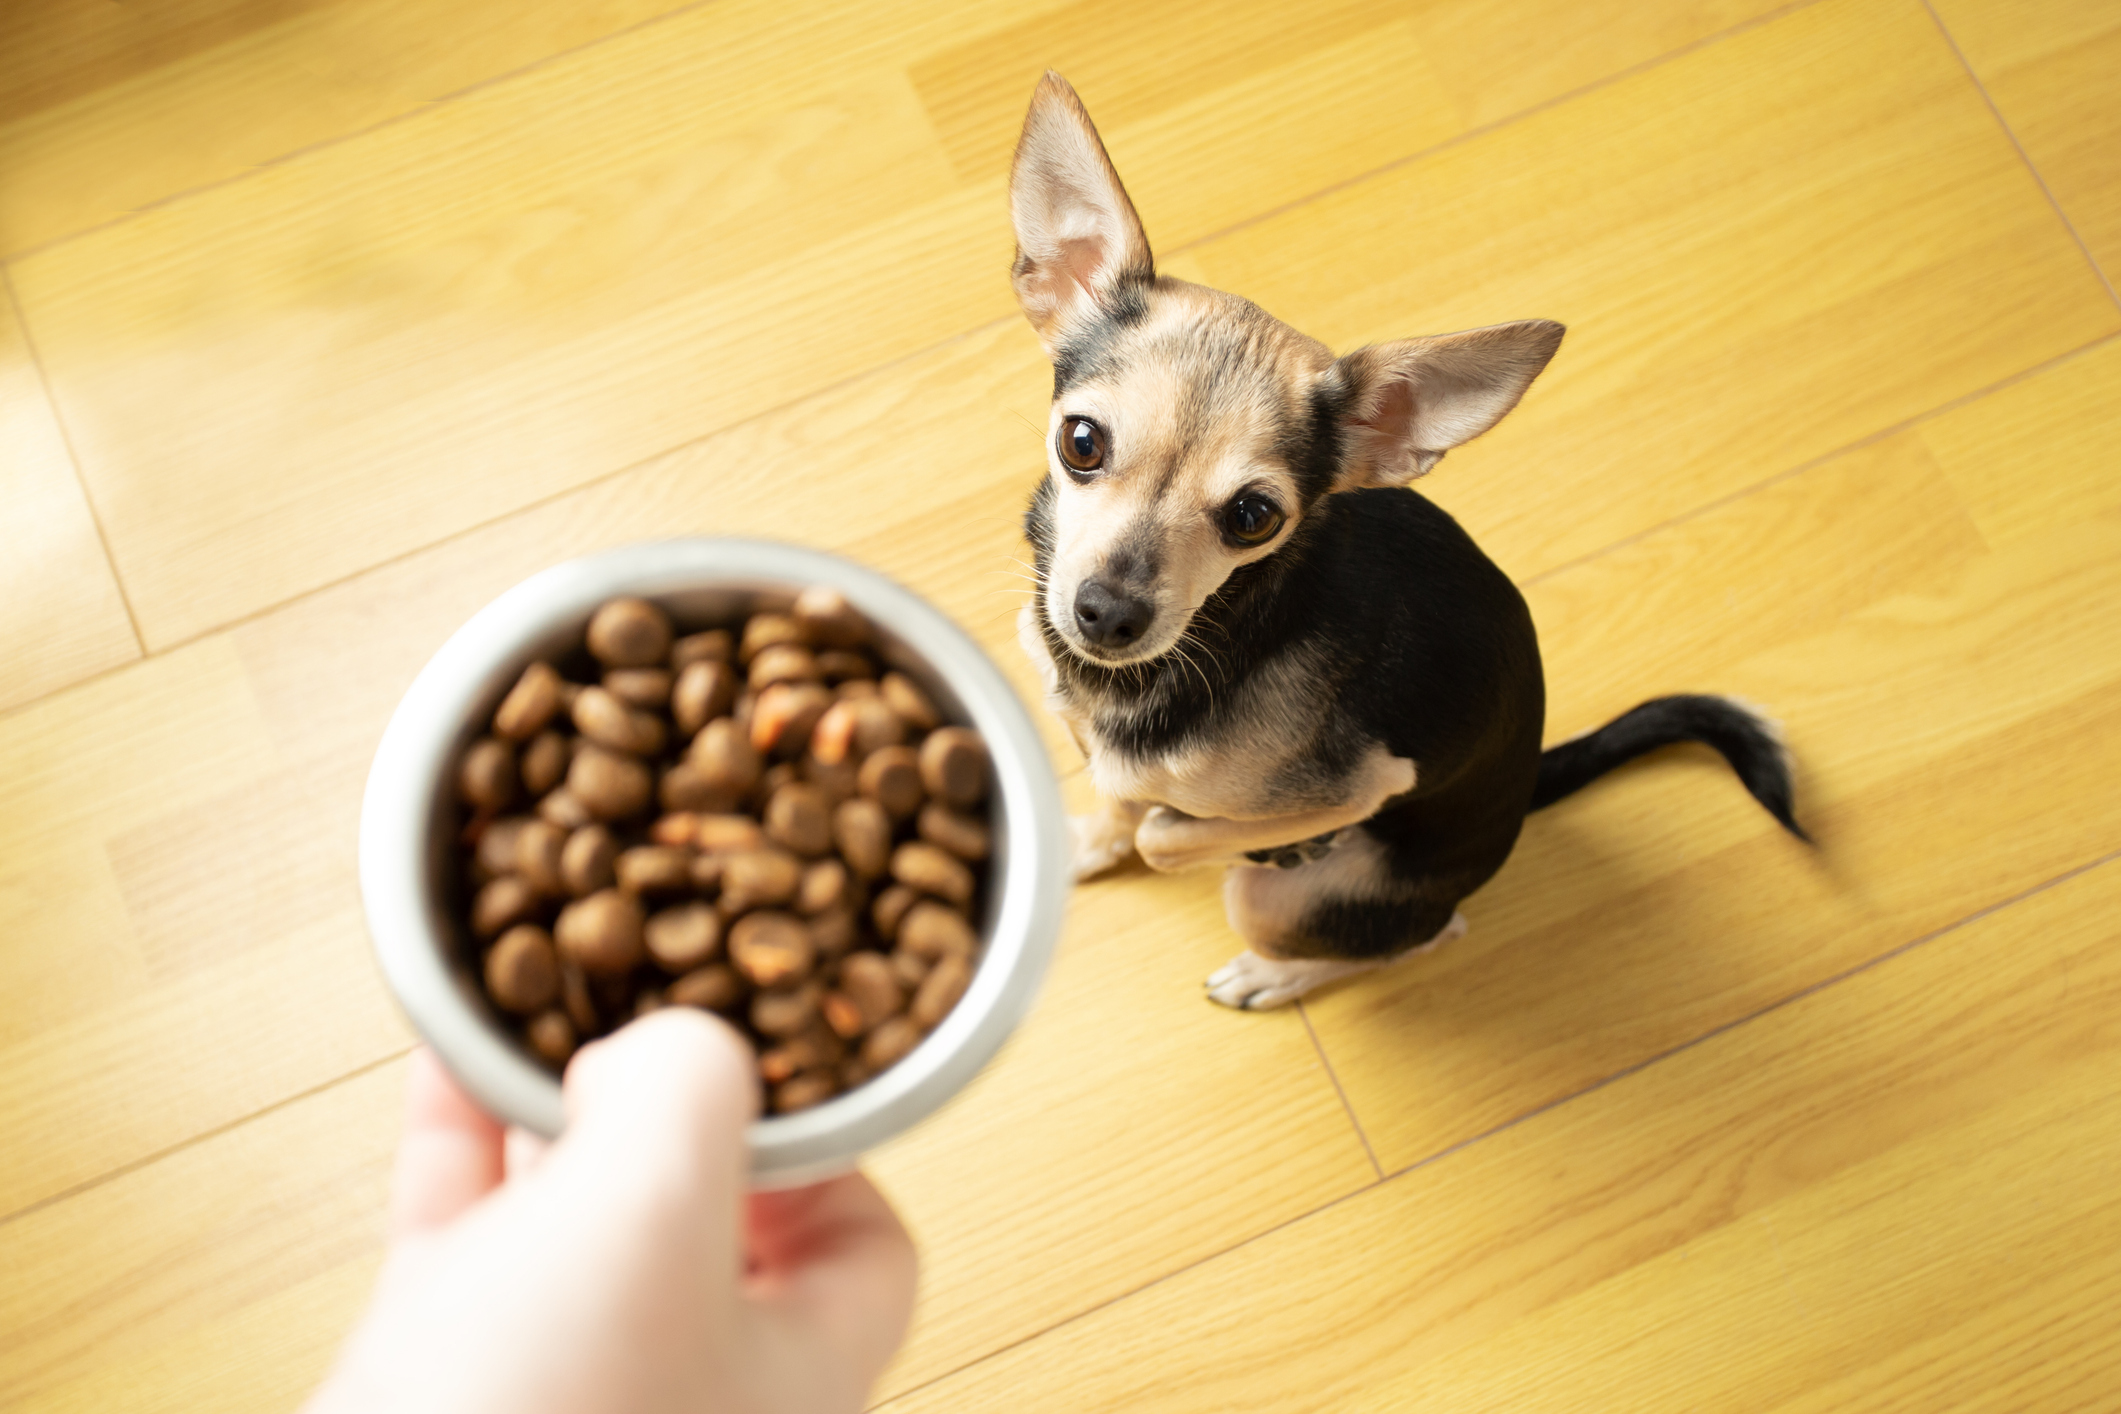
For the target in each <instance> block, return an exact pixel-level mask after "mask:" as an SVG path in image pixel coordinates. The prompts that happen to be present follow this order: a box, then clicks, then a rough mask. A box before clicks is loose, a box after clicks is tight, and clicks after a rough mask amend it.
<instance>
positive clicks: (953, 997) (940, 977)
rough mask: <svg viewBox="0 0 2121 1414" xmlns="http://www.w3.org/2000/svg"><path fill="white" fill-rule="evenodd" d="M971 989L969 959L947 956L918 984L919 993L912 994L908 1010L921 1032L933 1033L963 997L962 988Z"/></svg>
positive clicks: (970, 964)
mask: <svg viewBox="0 0 2121 1414" xmlns="http://www.w3.org/2000/svg"><path fill="white" fill-rule="evenodd" d="M971 985H972V962H971V960H970V959H969V958H965V957H960V956H955V955H953V956H950V957H945V958H941V959H939V960H938V961H937V962H936V964H935V970H934V971H933V972H930V973H929V974H928V976H927V978H926V980H924V981H923V982H922V983H921V989H920V990H919V991H918V992H915V993H914V994H913V1005H912V1006H910V1007H908V1008H907V1011H906V1014H907V1015H908V1016H911V1017H912V1018H913V1019H914V1021H915V1022H916V1023H917V1024H918V1025H919V1026H920V1028H921V1029H922V1030H923V1031H932V1030H934V1029H935V1025H936V1023H937V1022H939V1021H941V1020H942V1019H943V1018H944V1017H946V1016H948V1015H949V1014H950V1009H951V1008H952V1007H954V1006H956V1005H957V1004H958V1002H959V1001H960V1000H961V999H962V998H963V997H964V995H965V988H967V987H969V986H971Z"/></svg>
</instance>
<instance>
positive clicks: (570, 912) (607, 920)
mask: <svg viewBox="0 0 2121 1414" xmlns="http://www.w3.org/2000/svg"><path fill="white" fill-rule="evenodd" d="M644 923H645V920H644V919H643V918H642V917H641V905H640V904H639V903H637V902H636V901H635V900H634V899H633V898H632V896H631V895H628V894H623V893H620V892H619V891H618V890H617V889H599V890H598V891H597V892H596V893H593V894H591V895H590V896H589V897H588V898H584V899H577V900H575V901H574V902H573V903H570V904H568V905H567V907H565V908H563V909H561V910H560V921H559V922H558V923H557V924H555V925H554V926H553V930H552V935H553V940H554V941H555V942H557V943H558V944H559V947H560V954H561V956H563V957H565V958H566V959H567V960H568V961H569V962H572V963H574V964H575V965H576V966H577V967H580V968H581V969H582V970H583V971H584V972H593V973H596V974H598V975H600V976H606V977H611V976H617V975H618V974H620V973H624V972H629V971H631V970H632V969H634V968H635V967H638V966H640V963H641V959H642V957H643V956H644V955H645V952H646V949H645V947H644V945H643V940H642V936H641V934H642V928H643V926H644Z"/></svg>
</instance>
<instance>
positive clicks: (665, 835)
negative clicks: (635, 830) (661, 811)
mask: <svg viewBox="0 0 2121 1414" xmlns="http://www.w3.org/2000/svg"><path fill="white" fill-rule="evenodd" d="M699 834H700V817H699V816H697V815H695V814H693V813H692V812H691V811H689V810H673V811H671V812H670V813H669V814H667V815H658V816H656V819H655V823H654V824H652V825H650V826H649V827H648V839H649V842H650V843H652V844H668V845H687V844H691V843H692V842H693V841H694V840H696V839H698V838H699Z"/></svg>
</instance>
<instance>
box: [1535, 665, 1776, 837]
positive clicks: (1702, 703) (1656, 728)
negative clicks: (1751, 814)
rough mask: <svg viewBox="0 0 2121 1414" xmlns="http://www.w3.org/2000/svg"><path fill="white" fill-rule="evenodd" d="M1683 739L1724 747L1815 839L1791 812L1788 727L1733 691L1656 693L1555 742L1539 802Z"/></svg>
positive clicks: (1543, 762) (1757, 794) (1545, 759)
mask: <svg viewBox="0 0 2121 1414" xmlns="http://www.w3.org/2000/svg"><path fill="white" fill-rule="evenodd" d="M1681 741H1698V742H1701V743H1703V744H1705V745H1708V746H1713V747H1715V748H1716V749H1717V750H1718V751H1720V752H1722V753H1723V759H1724V760H1726V761H1728V762H1730V763H1731V769H1732V770H1734V771H1736V772H1737V773H1738V779H1739V780H1741V781H1743V782H1745V788H1746V789H1747V790H1749V791H1751V792H1752V793H1753V799H1755V800H1757V801H1759V802H1760V803H1761V804H1762V805H1764V806H1766V807H1767V812H1768V814H1770V815H1772V816H1774V817H1775V818H1776V819H1777V820H1780V821H1781V822H1782V827H1783V828H1784V829H1786V830H1788V831H1789V832H1790V833H1791V834H1793V835H1795V836H1796V837H1797V838H1798V839H1800V840H1804V841H1805V842H1807V843H1809V842H1810V841H1811V838H1812V837H1811V836H1810V835H1807V834H1806V833H1805V832H1804V830H1803V828H1802V827H1801V826H1799V825H1798V823H1797V817H1796V816H1795V815H1793V814H1792V813H1791V811H1790V794H1791V793H1790V764H1789V757H1788V755H1787V753H1785V752H1784V750H1783V746H1782V737H1781V735H1780V733H1778V732H1777V731H1776V730H1775V727H1774V726H1773V724H1772V723H1770V722H1769V721H1768V720H1767V719H1766V718H1764V717H1762V716H1761V715H1760V714H1759V713H1757V712H1753V711H1750V710H1748V709H1747V708H1744V707H1741V706H1739V705H1738V704H1737V703H1736V702H1733V701H1731V699H1729V698H1728V697H1653V698H1651V699H1650V700H1649V701H1648V702H1645V703H1643V704H1642V705H1641V706H1640V707H1636V708H1634V709H1633V710H1631V711H1627V712H1623V713H1621V714H1620V715H1619V716H1618V717H1615V718H1614V719H1613V720H1612V721H1610V722H1607V723H1606V724H1605V725H1604V726H1602V727H1600V728H1599V729H1598V730H1597V731H1595V732H1591V733H1589V734H1588V735H1585V736H1580V737H1577V738H1576V739H1575V740H1574V741H1565V742H1563V743H1561V745H1559V746H1550V747H1548V748H1547V749H1546V751H1545V752H1544V753H1543V754H1542V755H1541V756H1540V758H1539V784H1538V785H1537V786H1535V787H1534V788H1533V790H1532V808H1533V809H1534V810H1539V809H1542V808H1544V807H1545V806H1549V805H1552V804H1553V803H1554V802H1555V801H1557V800H1559V799H1561V798H1562V797H1563V796H1565V795H1568V794H1570V793H1572V792H1574V791H1578V790H1581V789H1583V788H1584V787H1585V786H1587V785H1589V784H1590V783H1591V782H1592V781H1595V780H1597V779H1598V778H1599V777H1600V776H1602V775H1604V774H1605V773H1606V772H1608V771H1610V770H1612V769H1613V768H1614V767H1615V766H1620V765H1624V764H1625V763H1627V762H1629V761H1632V760H1634V759H1635V758H1636V757H1638V756H1640V755H1642V754H1643V753H1645V752H1649V751H1655V750H1656V749H1657V748H1658V747H1660V746H1670V745H1672V744H1673V743H1675V742H1681Z"/></svg>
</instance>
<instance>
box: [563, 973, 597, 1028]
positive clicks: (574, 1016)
mask: <svg viewBox="0 0 2121 1414" xmlns="http://www.w3.org/2000/svg"><path fill="white" fill-rule="evenodd" d="M560 1009H561V1010H562V1011H564V1012H566V1013H567V1020H568V1021H569V1022H570V1023H572V1024H573V1026H574V1029H575V1034H576V1035H578V1036H594V1035H596V1034H597V1033H598V1032H599V1031H602V1030H603V1029H604V1018H603V1017H602V1016H600V1015H598V1014H597V1004H596V999H595V998H594V997H592V996H590V995H589V976H588V974H587V973H585V972H583V971H582V969H581V968H579V967H577V966H575V965H574V964H573V963H571V962H562V963H561V964H560Z"/></svg>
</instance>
